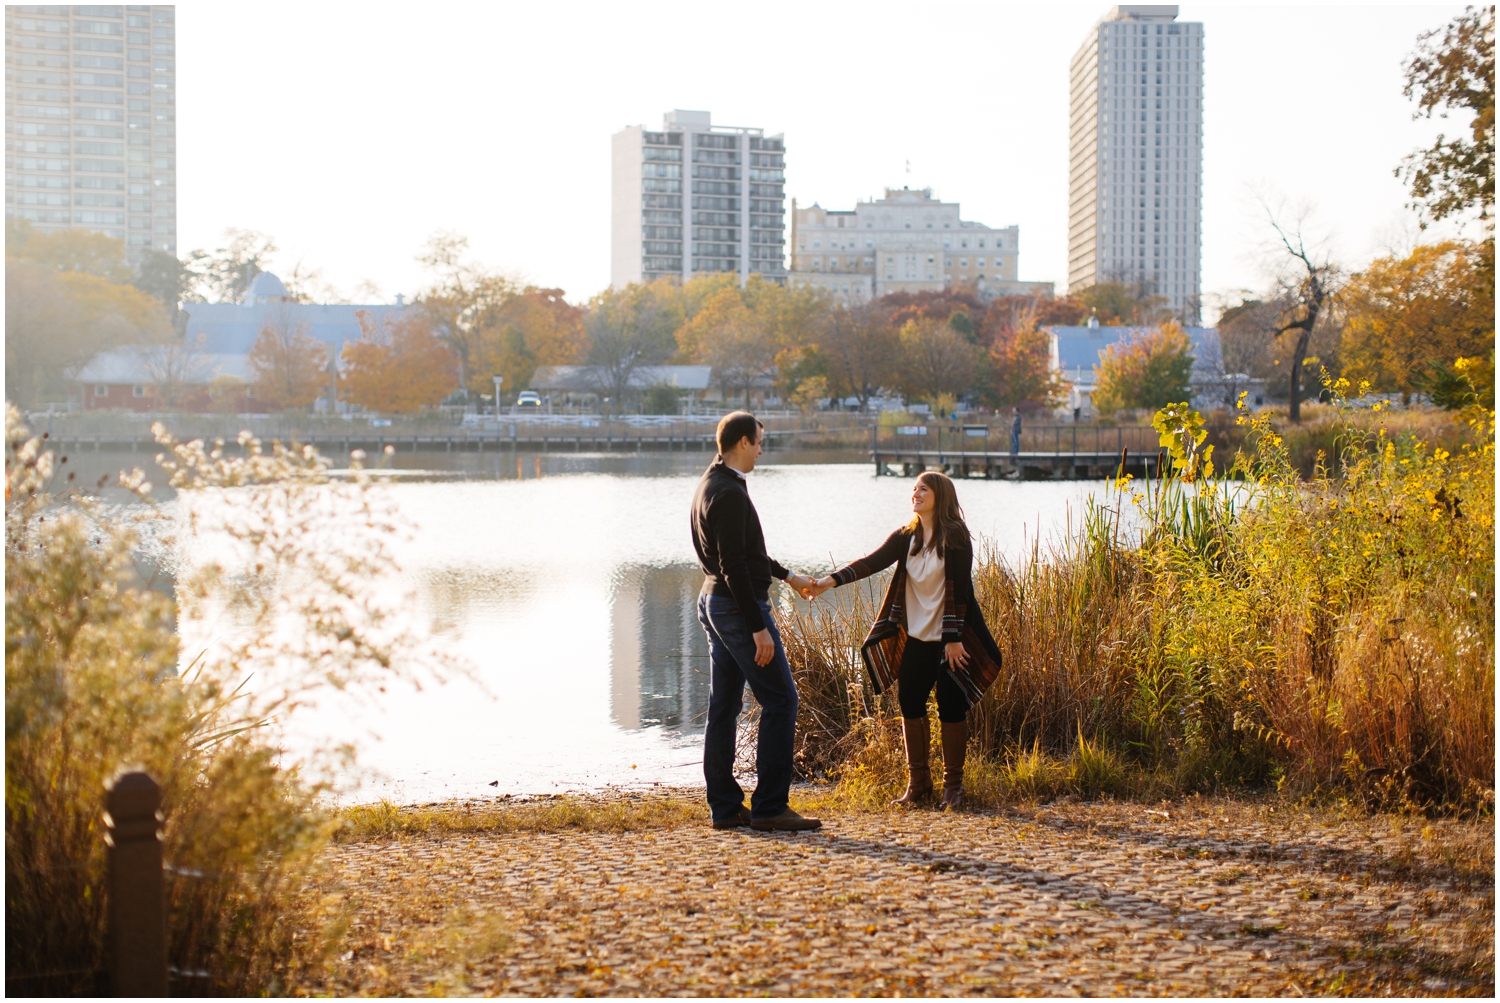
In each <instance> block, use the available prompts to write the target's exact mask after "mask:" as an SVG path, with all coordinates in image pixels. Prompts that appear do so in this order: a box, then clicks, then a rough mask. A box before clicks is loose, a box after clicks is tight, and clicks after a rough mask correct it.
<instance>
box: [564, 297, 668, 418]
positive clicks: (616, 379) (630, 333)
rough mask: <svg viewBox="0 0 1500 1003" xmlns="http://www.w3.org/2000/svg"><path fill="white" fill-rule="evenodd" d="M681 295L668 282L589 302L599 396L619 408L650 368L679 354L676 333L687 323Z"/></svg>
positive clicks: (589, 332)
mask: <svg viewBox="0 0 1500 1003" xmlns="http://www.w3.org/2000/svg"><path fill="white" fill-rule="evenodd" d="M677 293H678V289H677V287H676V286H674V285H673V284H672V283H671V282H669V281H668V280H666V279H657V280H656V281H655V282H652V283H651V284H650V285H638V284H635V283H631V284H630V285H628V286H626V287H625V288H624V289H606V290H604V292H602V293H600V294H599V295H598V296H595V297H594V298H593V299H592V300H591V301H590V302H589V308H588V313H587V315H586V316H585V319H584V330H585V333H586V334H587V336H588V346H589V348H588V362H589V365H591V366H593V367H594V368H595V371H596V372H597V373H598V374H599V390H600V392H601V393H605V394H609V395H611V397H612V399H613V400H614V401H615V402H616V403H617V404H618V403H620V402H623V401H624V400H625V396H626V394H628V393H629V391H630V382H631V379H632V378H633V377H634V376H635V374H636V371H637V370H639V369H641V368H642V367H644V366H659V365H662V364H663V363H665V362H666V361H667V360H668V359H670V358H671V357H672V356H673V354H674V353H675V352H676V351H677V347H678V345H677V341H676V339H675V338H673V333H674V332H675V331H676V330H677V328H678V327H679V325H680V323H681V317H682V313H681V304H680V303H679V301H678V296H677Z"/></svg>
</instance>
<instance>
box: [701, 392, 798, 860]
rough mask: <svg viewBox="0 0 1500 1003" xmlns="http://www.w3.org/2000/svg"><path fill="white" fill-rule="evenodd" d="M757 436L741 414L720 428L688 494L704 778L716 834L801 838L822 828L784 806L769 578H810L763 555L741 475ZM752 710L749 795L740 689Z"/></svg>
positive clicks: (786, 783) (784, 759) (789, 710)
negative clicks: (703, 667)
mask: <svg viewBox="0 0 1500 1003" xmlns="http://www.w3.org/2000/svg"><path fill="white" fill-rule="evenodd" d="M764 435H765V429H764V428H763V427H762V426H761V423H760V422H759V421H758V420H756V417H755V416H754V415H753V414H750V413H749V412H748V411H734V412H731V413H729V414H727V415H725V416H724V417H723V418H722V419H721V420H720V421H719V429H718V446H719V455H718V456H716V457H714V462H713V463H712V464H710V465H709V468H708V469H707V470H706V471H704V474H703V479H702V480H700V481H699V482H698V490H697V492H696V493H695V494H694V496H693V512H692V532H693V549H694V550H696V551H697V552H698V563H699V564H700V565H701V566H702V568H703V589H702V591H701V592H700V593H699V595H698V621H699V622H700V623H701V624H703V630H704V632H705V633H706V634H707V635H708V651H709V661H710V663H711V675H710V680H709V690H708V725H707V727H706V728H705V729H704V733H703V780H704V783H705V784H706V786H707V788H708V806H709V810H710V812H711V813H712V814H713V826H714V828H715V829H733V828H737V827H739V826H745V825H748V826H750V827H751V828H752V829H758V830H781V831H800V830H807V829H817V828H820V827H821V826H822V824H823V823H822V822H819V821H818V820H817V819H815V818H803V817H802V816H801V815H799V814H797V813H796V812H794V811H792V809H791V808H790V807H789V806H788V805H787V794H788V792H789V790H790V788H791V784H792V753H793V739H794V738H795V736H796V728H797V684H796V683H795V682H794V681H793V680H792V668H791V666H790V665H789V664H787V660H786V652H785V650H783V648H782V645H781V633H780V631H778V630H777V629H776V622H775V620H773V619H772V617H771V604H770V601H769V597H770V588H771V579H772V578H779V579H781V580H782V581H784V582H786V583H787V584H788V585H790V586H792V587H793V588H794V589H796V590H797V591H798V592H804V591H805V590H807V589H810V588H811V586H812V579H810V578H807V577H805V576H803V575H794V574H792V573H791V572H789V571H787V569H786V568H784V567H782V566H781V565H780V564H779V563H777V562H776V561H774V560H772V559H771V557H770V556H769V555H768V554H767V553H766V538H765V535H764V534H763V533H762V532H761V528H760V517H759V516H758V515H756V513H755V505H754V504H753V503H752V502H751V501H750V491H749V480H748V477H747V475H748V474H749V473H750V472H751V471H752V470H754V469H755V460H756V458H757V457H758V456H760V454H761V452H762V451H763V450H762V447H761V443H762V440H763V438H764ZM747 682H748V683H749V684H750V692H752V693H754V694H755V699H756V700H757V701H759V702H760V734H759V736H758V738H757V740H756V750H755V774H756V784H755V793H754V795H753V796H752V797H751V799H750V807H749V808H748V809H747V808H746V807H745V792H744V791H743V790H741V788H740V785H739V782H738V781H736V780H735V779H734V745H735V735H736V732H737V731H738V729H739V721H740V710H741V708H742V707H743V705H744V699H745V684H746V683H747Z"/></svg>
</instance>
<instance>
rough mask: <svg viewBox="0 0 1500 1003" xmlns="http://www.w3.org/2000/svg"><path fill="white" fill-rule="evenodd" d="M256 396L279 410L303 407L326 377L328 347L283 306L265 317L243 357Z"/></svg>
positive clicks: (318, 391)
mask: <svg viewBox="0 0 1500 1003" xmlns="http://www.w3.org/2000/svg"><path fill="white" fill-rule="evenodd" d="M245 361H246V364H247V365H248V368H249V370H250V385H251V386H252V387H254V388H255V396H256V397H258V398H259V399H260V400H262V401H264V402H265V403H266V404H267V405H269V406H270V407H272V408H274V409H276V410H278V411H287V410H291V409H292V408H304V407H307V406H308V405H309V404H311V403H312V402H313V401H315V400H317V399H318V395H319V394H321V393H322V392H323V388H324V386H326V385H327V381H328V375H327V372H328V348H327V347H326V346H325V345H324V344H323V343H322V342H321V341H319V340H318V339H317V338H314V337H313V336H312V335H311V334H309V333H308V331H307V325H306V324H303V323H300V322H297V321H293V320H292V319H291V316H290V311H288V310H282V311H281V312H280V313H278V314H274V315H272V316H270V317H267V318H266V322H265V324H264V325H262V326H261V329H260V334H258V335H256V338H255V344H253V345H251V346H250V354H249V356H248V357H247V358H246V360H245Z"/></svg>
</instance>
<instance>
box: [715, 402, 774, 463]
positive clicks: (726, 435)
mask: <svg viewBox="0 0 1500 1003" xmlns="http://www.w3.org/2000/svg"><path fill="white" fill-rule="evenodd" d="M762 428H765V426H764V425H762V424H761V422H760V419H759V418H757V417H755V415H753V414H751V413H750V412H749V411H731V412H729V413H728V414H726V415H725V416H724V417H722V418H720V419H719V431H718V442H719V453H720V454H721V455H722V454H724V453H727V452H729V451H730V450H731V449H733V448H734V447H736V446H738V445H739V444H740V440H741V439H749V440H750V441H751V442H754V441H755V434H756V431H757V430H759V429H762Z"/></svg>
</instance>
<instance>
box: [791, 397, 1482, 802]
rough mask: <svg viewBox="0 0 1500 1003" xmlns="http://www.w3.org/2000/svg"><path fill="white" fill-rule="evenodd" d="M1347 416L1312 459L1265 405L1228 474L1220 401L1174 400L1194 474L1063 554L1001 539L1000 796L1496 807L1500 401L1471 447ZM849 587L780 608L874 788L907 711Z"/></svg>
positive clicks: (895, 763)
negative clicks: (1258, 796)
mask: <svg viewBox="0 0 1500 1003" xmlns="http://www.w3.org/2000/svg"><path fill="white" fill-rule="evenodd" d="M1335 389H1337V388H1335ZM1335 413H1336V415H1342V424H1338V425H1337V426H1336V429H1335V432H1334V433H1333V434H1331V435H1330V436H1329V439H1330V441H1331V442H1333V443H1335V444H1336V445H1337V448H1338V449H1339V452H1338V454H1337V455H1336V456H1330V455H1329V454H1327V453H1325V454H1323V455H1322V457H1321V459H1319V460H1318V461H1317V462H1316V463H1315V464H1314V472H1313V476H1311V477H1303V476H1302V475H1301V473H1300V471H1299V470H1298V468H1297V460H1296V457H1294V455H1293V453H1292V448H1291V446H1290V445H1289V444H1288V442H1287V440H1286V439H1285V438H1284V437H1283V436H1281V435H1280V434H1279V433H1278V431H1277V430H1276V429H1275V428H1274V427H1273V425H1272V421H1271V420H1270V419H1269V418H1268V417H1262V418H1259V419H1251V418H1249V417H1248V416H1245V417H1244V418H1243V419H1242V420H1243V422H1244V425H1243V431H1242V435H1243V437H1244V442H1245V443H1246V447H1245V448H1244V449H1243V450H1242V451H1241V452H1240V453H1239V455H1238V457H1237V458H1236V459H1235V461H1234V465H1233V467H1232V469H1231V470H1230V471H1229V472H1228V476H1224V475H1220V474H1215V473H1212V472H1211V470H1210V468H1209V467H1208V466H1207V464H1206V463H1205V462H1204V461H1205V460H1206V459H1207V457H1206V456H1205V455H1204V452H1205V451H1204V449H1203V445H1202V444H1203V442H1204V439H1205V436H1204V435H1203V434H1202V433H1203V429H1202V428H1201V419H1199V418H1198V417H1197V416H1196V415H1193V414H1191V413H1187V412H1185V409H1184V411H1181V412H1173V413H1172V414H1170V415H1168V414H1167V412H1163V414H1164V415H1167V416H1166V417H1165V418H1164V419H1162V420H1163V422H1164V424H1161V425H1160V426H1159V427H1160V428H1161V429H1162V434H1163V445H1164V446H1168V447H1171V448H1172V450H1173V452H1174V458H1175V461H1176V463H1175V469H1176V473H1175V475H1174V476H1172V477H1170V478H1168V479H1167V480H1165V481H1161V482H1157V483H1153V484H1144V485H1136V484H1131V483H1122V484H1120V485H1118V487H1119V491H1118V492H1117V493H1115V494H1113V495H1112V496H1111V499H1112V500H1110V501H1106V502H1103V503H1100V504H1096V505H1093V506H1091V507H1090V509H1089V511H1088V512H1087V513H1086V516H1085V518H1084V521H1083V524H1082V526H1081V527H1080V531H1079V532H1077V533H1075V534H1072V535H1070V536H1069V537H1068V538H1066V539H1064V540H1062V541H1060V542H1059V543H1058V544H1057V545H1056V546H1055V547H1054V548H1052V549H1050V550H1044V549H1043V548H1042V546H1041V545H1040V544H1036V545H1034V546H1033V549H1032V550H1031V552H1030V553H1027V554H1024V555H1021V556H1020V557H1019V558H1014V559H1009V560H1007V559H1005V558H1004V557H1002V556H1001V555H999V554H996V553H994V552H993V551H991V552H988V553H985V554H983V555H982V557H981V559H980V560H979V561H978V562H977V566H976V571H975V589H976V593H977V595H978V598H979V602H980V605H981V606H982V607H983V609H984V612H985V616H986V619H987V621H988V623H989V625H990V628H991V630H992V632H993V633H994V635H995V638H996V641H997V642H998V643H999V645H1000V647H1001V650H1002V653H1003V654H1004V656H1005V663H1004V669H1003V671H1002V674H1001V677H1000V679H999V680H998V681H997V682H996V683H995V685H994V686H993V687H992V688H991V690H990V691H989V692H988V693H986V695H985V697H984V699H983V700H982V701H981V702H980V703H979V704H978V705H977V706H976V707H975V708H974V709H973V710H972V711H971V714H970V722H971V725H972V729H973V731H972V733H973V739H972V749H973V751H974V752H975V753H977V755H976V756H973V757H971V765H970V769H969V777H968V782H969V785H970V787H971V788H973V789H975V790H976V791H977V792H979V797H980V799H981V800H983V799H985V798H1004V797H1010V796H1022V797H1035V796H1047V795H1050V794H1056V793H1061V792H1064V791H1072V792H1075V793H1080V794H1089V793H1099V792H1113V793H1122V794H1123V793H1131V792H1134V793H1140V794H1149V795H1151V796H1156V795H1157V794H1160V793H1162V792H1167V791H1184V790H1198V789H1212V788H1220V787H1225V786H1229V787H1241V788H1243V787H1251V788H1256V787H1269V786H1273V785H1274V786H1276V787H1279V788H1281V789H1282V790H1284V791H1288V792H1293V793H1306V794H1313V795H1319V794H1332V795H1336V796H1341V797H1347V798H1352V799H1355V800H1358V801H1360V802H1362V803H1364V804H1367V805H1370V806H1372V807H1379V808H1397V809H1420V810H1424V811H1439V812H1474V811H1480V812H1483V811H1489V810H1491V807H1492V805H1493V798H1494V795H1493V770H1494V650H1495V649H1494V566H1493V559H1492V555H1493V547H1494V421H1493V415H1492V414H1489V413H1485V414H1481V413H1477V412H1476V413H1471V414H1469V415H1467V416H1466V419H1465V424H1463V425H1462V426H1461V428H1462V429H1463V433H1464V440H1463V441H1462V442H1455V440H1454V437H1453V434H1452V430H1451V427H1450V426H1449V425H1448V424H1447V423H1446V420H1445V421H1444V422H1441V423H1439V424H1442V426H1443V428H1444V429H1446V430H1447V431H1445V439H1444V441H1445V442H1446V443H1447V445H1446V446H1443V445H1432V444H1429V443H1427V442H1426V441H1425V440H1424V439H1423V438H1422V437H1421V435H1420V434H1419V432H1420V429H1421V428H1422V427H1423V426H1422V425H1421V424H1420V423H1414V422H1412V421H1411V420H1409V418H1408V417H1407V416H1402V417H1400V418H1398V419H1396V420H1395V421H1393V422H1392V425H1394V426H1395V427H1394V429H1393V428H1391V427H1387V426H1385V425H1384V424H1383V421H1384V419H1383V417H1382V415H1381V413H1380V412H1374V413H1370V412H1350V411H1347V410H1346V411H1342V412H1338V411H1336V412H1335ZM1174 423H1175V424H1174ZM1184 444H1186V446H1184ZM1450 447H1451V448H1450ZM1130 506H1135V507H1137V508H1138V509H1139V516H1140V522H1141V524H1142V525H1143V528H1142V529H1140V530H1139V531H1131V532H1127V531H1126V529H1125V528H1124V527H1125V526H1126V525H1127V524H1128V523H1129V520H1126V519H1124V518H1123V515H1124V512H1123V509H1124V508H1125V507H1130ZM882 584H883V582H882ZM829 598H832V599H833V602H831V603H827V604H824V603H821V602H820V603H819V604H818V605H817V606H814V607H813V608H810V609H809V608H805V607H804V608H801V609H790V608H783V610H782V611H781V615H782V618H783V626H784V629H783V636H784V637H785V638H786V643H787V648H788V655H789V657H790V658H791V660H792V663H793V668H794V671H795V673H796V674H797V678H798V683H799V687H802V688H803V694H804V699H803V711H802V720H801V721H799V728H800V729H801V730H802V731H803V733H804V734H803V738H802V741H803V749H802V754H801V756H802V758H801V762H802V764H803V766H804V769H806V770H807V771H809V772H813V773H816V772H819V771H821V772H823V773H824V774H825V775H829V776H834V777H838V778H839V779H840V781H841V784H842V785H843V787H844V789H845V791H846V794H847V797H848V798H849V799H850V800H852V801H853V802H856V803H857V802H862V801H871V802H873V801H875V800H877V799H878V798H879V797H881V796H883V795H884V794H885V793H887V792H888V791H890V790H893V789H895V788H896V787H898V786H899V783H900V782H901V781H902V780H903V779H904V761H903V757H902V755H901V752H900V747H899V743H900V740H899V733H898V730H897V723H896V715H897V713H898V712H897V710H896V708H895V705H894V702H893V701H892V700H891V699H889V698H887V697H882V698H880V699H872V698H871V697H870V696H869V695H868V694H867V693H866V692H865V689H864V683H863V669H862V666H861V665H860V663H859V658H858V643H859V640H860V638H861V637H862V636H863V633H864V631H865V629H866V628H867V627H868V625H869V623H870V620H871V614H872V613H873V606H872V602H871V600H870V598H869V594H868V593H866V594H862V595H859V596H853V597H844V596H840V595H839V593H837V592H835V593H829ZM934 751H935V750H934Z"/></svg>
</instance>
